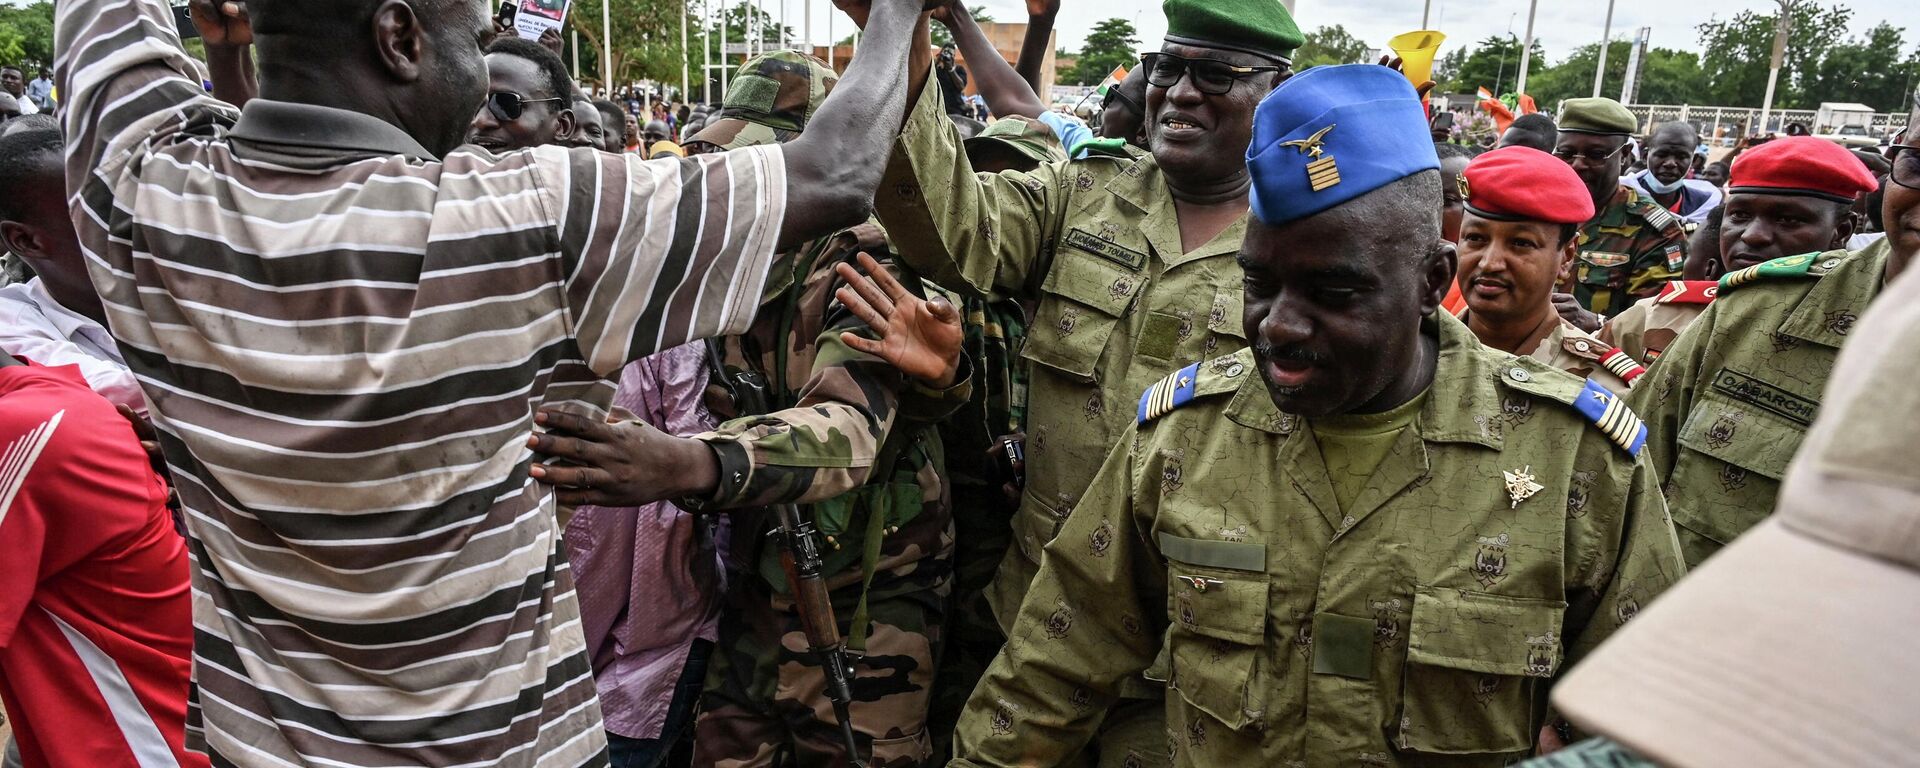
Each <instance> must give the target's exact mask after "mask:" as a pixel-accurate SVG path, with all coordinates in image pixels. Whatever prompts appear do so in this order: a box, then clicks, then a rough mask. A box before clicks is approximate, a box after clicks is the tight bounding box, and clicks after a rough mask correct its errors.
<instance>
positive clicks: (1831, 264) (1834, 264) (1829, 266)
mask: <svg viewBox="0 0 1920 768" xmlns="http://www.w3.org/2000/svg"><path fill="white" fill-rule="evenodd" d="M1837 266H1840V260H1839V259H1827V261H1826V263H1824V264H1821V265H1820V268H1821V269H1833V268H1834V267H1837Z"/></svg>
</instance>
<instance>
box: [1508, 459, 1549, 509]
mask: <svg viewBox="0 0 1920 768" xmlns="http://www.w3.org/2000/svg"><path fill="white" fill-rule="evenodd" d="M1500 474H1502V475H1505V476H1506V480H1507V498H1509V499H1512V500H1513V504H1512V506H1510V507H1508V509H1518V508H1519V507H1520V502H1523V501H1526V500H1527V499H1531V498H1533V495H1534V494H1536V493H1539V492H1541V491H1544V490H1546V489H1547V487H1546V486H1544V485H1541V484H1539V483H1537V482H1534V478H1533V465H1532V464H1528V465H1527V466H1526V467H1524V468H1521V469H1515V470H1506V471H1502V472H1501V473H1500Z"/></svg>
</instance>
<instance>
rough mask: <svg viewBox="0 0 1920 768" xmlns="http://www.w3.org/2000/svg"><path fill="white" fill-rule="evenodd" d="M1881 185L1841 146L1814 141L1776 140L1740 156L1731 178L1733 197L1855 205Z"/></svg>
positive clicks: (1804, 138)
mask: <svg viewBox="0 0 1920 768" xmlns="http://www.w3.org/2000/svg"><path fill="white" fill-rule="evenodd" d="M1879 188H1880V180H1879V179H1876V178H1874V176H1873V173H1872V172H1870V171H1868V170H1867V167H1866V166H1865V165H1862V164H1861V163H1860V160H1859V158H1856V157H1854V156H1853V153H1852V152H1849V151H1847V150H1846V149H1844V148H1842V147H1841V146H1840V145H1838V144H1835V143H1833V142H1831V141H1827V140H1826V139H1816V138H1814V137H1812V136H1795V137H1792V138H1786V139H1776V140H1773V141H1769V142H1767V143H1765V144H1762V145H1760V146H1757V147H1754V148H1753V149H1749V150H1747V151H1746V152H1743V153H1741V154H1740V157H1739V158H1737V159H1735V160H1734V161H1733V170H1732V171H1731V172H1730V173H1728V175H1727V192H1728V193H1729V194H1740V193H1749V194H1761V195H1798V196H1805V197H1818V198H1821V199H1825V200H1832V201H1834V202H1837V203H1851V202H1853V199H1854V198H1856V197H1859V196H1860V195H1863V194H1866V193H1868V192H1872V191H1874V190H1876V189H1879Z"/></svg>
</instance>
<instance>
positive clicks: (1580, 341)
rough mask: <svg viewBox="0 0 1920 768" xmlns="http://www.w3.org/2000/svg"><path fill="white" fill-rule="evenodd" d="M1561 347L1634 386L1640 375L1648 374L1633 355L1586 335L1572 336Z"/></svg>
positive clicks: (1563, 341)
mask: <svg viewBox="0 0 1920 768" xmlns="http://www.w3.org/2000/svg"><path fill="white" fill-rule="evenodd" d="M1560 346H1561V348H1562V349H1565V350H1566V351H1567V353H1568V354H1571V355H1573V356H1574V357H1578V358H1581V359H1583V360H1591V361H1593V362H1596V363H1599V364H1600V365H1601V366H1602V367H1605V368H1606V369H1607V370H1609V371H1612V372H1613V375H1615V376H1619V377H1620V380H1621V381H1625V382H1626V383H1628V384H1632V383H1633V380H1634V379H1637V378H1640V374H1643V373H1646V372H1647V369H1646V368H1645V367H1643V366H1641V365H1640V361H1638V360H1635V359H1633V356H1632V355H1629V354H1627V353H1626V352H1623V351H1621V349H1620V348H1619V347H1615V346H1610V345H1608V344H1607V343H1606V342H1603V341H1601V340H1599V339H1596V338H1593V337H1592V336H1588V335H1586V334H1578V335H1572V334H1570V335H1568V336H1567V337H1566V338H1565V339H1563V340H1562V341H1561V342H1560Z"/></svg>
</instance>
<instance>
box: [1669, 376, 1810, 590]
mask: <svg viewBox="0 0 1920 768" xmlns="http://www.w3.org/2000/svg"><path fill="white" fill-rule="evenodd" d="M1818 407H1819V403H1818V401H1817V400H1815V399H1814V398H1811V397H1804V396H1801V395H1800V394H1798V393H1795V392H1793V391H1791V390H1788V389H1785V388H1783V387H1779V386H1777V385H1774V384H1771V383H1769V382H1765V381H1762V380H1760V379H1756V378H1753V377H1751V376H1747V375H1745V374H1742V373H1739V372H1736V371H1729V370H1724V369H1723V370H1721V371H1720V372H1718V373H1717V374H1715V376H1714V380H1713V381H1712V383H1710V384H1709V385H1708V386H1707V387H1704V388H1702V390H1701V392H1700V394H1699V396H1698V398H1696V399H1695V401H1694V404H1693V410H1692V411H1690V412H1688V413H1687V420H1686V422H1685V423H1684V424H1682V425H1681V427H1680V435H1679V440H1678V442H1679V443H1680V447H1681V448H1682V449H1683V450H1681V451H1680V452H1679V454H1678V455H1677V456H1675V457H1674V466H1673V479H1672V481H1671V483H1672V487H1674V488H1686V489H1688V492H1687V493H1686V494H1684V495H1682V497H1681V498H1682V499H1684V501H1683V502H1682V503H1679V504H1675V505H1673V507H1672V512H1673V521H1674V523H1675V524H1677V525H1679V526H1681V527H1682V528H1684V529H1685V530H1684V531H1682V532H1681V538H1682V540H1683V542H1684V541H1685V539H1686V538H1687V537H1688V536H1689V535H1694V536H1700V537H1704V538H1706V539H1709V540H1711V541H1712V542H1714V543H1715V544H1722V545H1723V544H1726V543H1727V542H1730V541H1733V539H1734V538H1735V537H1738V536H1739V535H1740V534H1742V533H1745V532H1746V531H1747V529H1749V528H1752V527H1753V526H1754V525H1756V524H1758V523H1759V522H1760V521H1761V520H1763V519H1765V518H1766V516H1767V515H1768V514H1770V513H1771V512H1772V511H1773V503H1774V497H1775V496H1776V495H1777V494H1778V492H1779V489H1780V480H1781V479H1782V478H1784V477H1786V473H1787V465H1788V464H1789V463H1790V462H1792V461H1793V454H1794V452H1795V451H1797V450H1799V449H1800V442H1801V441H1802V440H1803V439H1805V438H1806V430H1807V424H1808V423H1810V422H1812V420H1813V414H1814V411H1815V410H1817V409H1818ZM1688 549H1689V551H1688V553H1687V555H1688V561H1689V562H1693V561H1694V552H1693V551H1692V549H1693V547H1692V546H1691V545H1689V547H1688Z"/></svg>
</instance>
